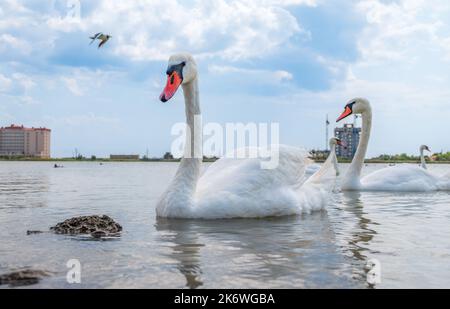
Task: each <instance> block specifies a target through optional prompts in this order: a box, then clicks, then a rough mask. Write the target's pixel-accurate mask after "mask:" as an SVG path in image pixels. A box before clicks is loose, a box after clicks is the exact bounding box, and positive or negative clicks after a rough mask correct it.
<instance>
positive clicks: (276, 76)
mask: <svg viewBox="0 0 450 309" xmlns="http://www.w3.org/2000/svg"><path fill="white" fill-rule="evenodd" d="M208 71H209V72H210V73H212V74H217V75H224V74H241V75H250V76H252V77H253V80H255V79H258V80H259V81H267V82H268V83H271V84H275V83H280V82H285V81H290V80H292V79H293V77H294V76H293V75H292V73H290V72H288V71H284V70H276V71H269V70H258V69H245V68H239V67H234V66H227V65H210V66H208Z"/></svg>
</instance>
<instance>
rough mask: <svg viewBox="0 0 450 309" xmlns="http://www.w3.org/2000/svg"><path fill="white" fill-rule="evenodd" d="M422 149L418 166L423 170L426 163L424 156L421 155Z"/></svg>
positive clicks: (421, 149) (425, 167) (421, 153)
mask: <svg viewBox="0 0 450 309" xmlns="http://www.w3.org/2000/svg"><path fill="white" fill-rule="evenodd" d="M423 151H424V149H423V148H420V165H421V166H422V168H423V169H427V163H426V161H425V156H424V154H423Z"/></svg>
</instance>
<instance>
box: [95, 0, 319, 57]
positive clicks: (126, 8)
mask: <svg viewBox="0 0 450 309" xmlns="http://www.w3.org/2000/svg"><path fill="white" fill-rule="evenodd" d="M314 4H315V1H242V0H233V1H225V0H214V1H211V0H207V1H196V2H195V4H194V5H190V6H187V5H183V4H182V2H181V1H176V0H164V1H163V0H158V1H151V2H148V1H129V2H113V1H102V2H101V3H100V5H99V7H98V9H97V10H96V11H95V12H94V13H93V15H92V16H90V18H89V20H90V21H89V22H90V24H91V25H90V28H91V29H93V28H97V29H99V28H101V29H108V30H107V31H108V32H110V33H111V34H112V35H113V37H114V40H116V41H117V44H116V45H115V46H117V47H114V52H115V53H116V54H117V55H121V56H125V57H129V58H131V59H133V60H166V59H167V57H168V56H169V55H170V54H171V53H173V52H176V51H180V50H190V51H193V52H194V53H196V54H197V55H200V56H219V57H222V58H226V59H231V60H238V59H248V58H253V57H262V56H263V55H265V54H267V53H270V52H271V51H273V50H275V48H277V47H279V46H280V45H282V44H286V43H287V42H288V40H289V39H290V38H291V37H292V36H294V35H296V34H300V35H305V36H307V32H305V31H304V30H303V29H302V27H301V26H300V25H299V24H298V22H297V20H296V19H295V17H294V16H293V15H292V14H291V13H290V12H289V11H288V10H287V9H285V8H284V6H285V5H314Z"/></svg>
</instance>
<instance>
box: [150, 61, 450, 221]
mask: <svg viewBox="0 0 450 309" xmlns="http://www.w3.org/2000/svg"><path fill="white" fill-rule="evenodd" d="M166 73H167V84H166V86H165V88H164V90H163V92H162V94H161V96H160V100H161V101H162V102H166V101H168V100H170V99H171V98H172V96H173V95H174V94H175V93H176V91H177V89H178V88H179V86H180V85H181V86H182V89H183V93H184V100H185V109H186V125H187V126H188V129H189V130H190V132H191V134H190V135H189V134H188V135H187V136H186V139H187V140H186V145H190V146H191V147H189V149H186V151H185V156H184V157H183V158H182V159H181V161H180V164H179V167H178V170H177V172H176V174H175V176H174V178H173V180H172V182H171V183H170V185H169V187H168V188H167V189H166V191H165V192H164V193H163V195H162V196H161V198H160V200H159V201H158V203H157V205H156V214H157V216H159V217H167V218H201V219H219V218H257V217H268V216H283V215H294V214H301V213H309V212H311V211H315V210H320V209H323V208H324V206H325V205H326V203H327V200H328V198H329V194H330V192H332V191H333V189H334V188H335V186H336V177H337V176H338V175H339V169H338V162H337V158H336V153H335V147H336V145H339V144H341V141H340V140H339V139H337V138H332V139H331V140H330V148H331V151H330V154H329V157H328V158H327V160H326V161H325V163H324V164H323V165H322V166H321V167H320V168H318V169H317V168H314V167H313V165H312V162H311V160H309V159H308V155H309V154H308V152H307V151H305V150H303V149H300V148H296V147H291V146H287V145H279V146H278V149H279V163H278V166H277V168H275V169H262V168H261V165H260V163H261V162H260V161H261V159H260V158H248V159H233V158H229V157H224V158H221V159H219V160H217V161H216V162H214V163H213V164H211V165H210V166H209V167H208V168H207V169H206V171H205V172H204V173H203V174H201V164H202V159H201V158H202V156H197V157H196V156H194V155H193V153H194V152H196V151H199V153H202V152H201V151H202V149H201V147H202V145H201V142H199V141H201V134H202V132H201V129H199V128H197V127H196V126H195V125H194V119H195V117H197V116H200V114H201V112H200V101H199V90H198V79H197V77H198V72H197V65H196V62H195V60H194V58H193V57H192V56H191V55H189V54H176V55H173V56H171V57H170V59H169V62H168V68H167V72H166ZM352 114H357V115H361V117H362V132H361V137H360V141H359V144H358V148H357V151H356V154H355V156H354V158H353V160H352V162H351V164H350V166H349V168H348V170H347V172H346V174H345V175H344V176H343V178H342V180H341V184H340V189H341V190H344V191H345V190H347V191H363V190H366V191H438V190H450V175H447V176H438V175H434V174H433V173H431V172H429V171H428V170H427V169H426V164H425V160H424V157H423V151H424V150H427V149H428V147H426V146H423V147H421V158H422V165H421V167H419V166H415V165H411V164H401V165H396V166H392V167H387V168H383V169H380V170H377V171H375V172H373V173H371V174H369V175H367V176H365V177H363V178H361V172H362V168H363V166H364V158H365V155H366V151H367V146H368V142H369V138H370V132H371V127H372V126H371V124H372V110H371V106H370V103H369V101H368V100H366V99H363V98H356V99H353V100H350V101H349V103H348V104H347V105H346V106H345V110H344V112H343V113H342V114H341V116H340V117H339V118H338V119H337V121H341V120H342V119H344V118H346V117H348V116H350V115H352Z"/></svg>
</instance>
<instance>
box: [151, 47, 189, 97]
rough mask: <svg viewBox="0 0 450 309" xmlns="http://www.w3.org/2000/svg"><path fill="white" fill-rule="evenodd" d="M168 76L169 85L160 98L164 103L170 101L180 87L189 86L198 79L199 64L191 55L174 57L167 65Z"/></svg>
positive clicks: (171, 57)
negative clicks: (188, 84)
mask: <svg viewBox="0 0 450 309" xmlns="http://www.w3.org/2000/svg"><path fill="white" fill-rule="evenodd" d="M166 74H167V83H166V86H165V87H164V90H163V92H162V93H161V95H160V96H159V99H160V100H161V101H162V102H167V101H169V100H170V98H172V97H173V95H174V94H175V92H177V90H178V87H180V85H182V84H187V83H189V82H191V81H192V80H194V79H195V78H196V77H197V64H196V63H195V60H194V58H193V57H192V56H191V55H189V54H176V55H172V56H170V58H169V63H168V64H167V71H166Z"/></svg>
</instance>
